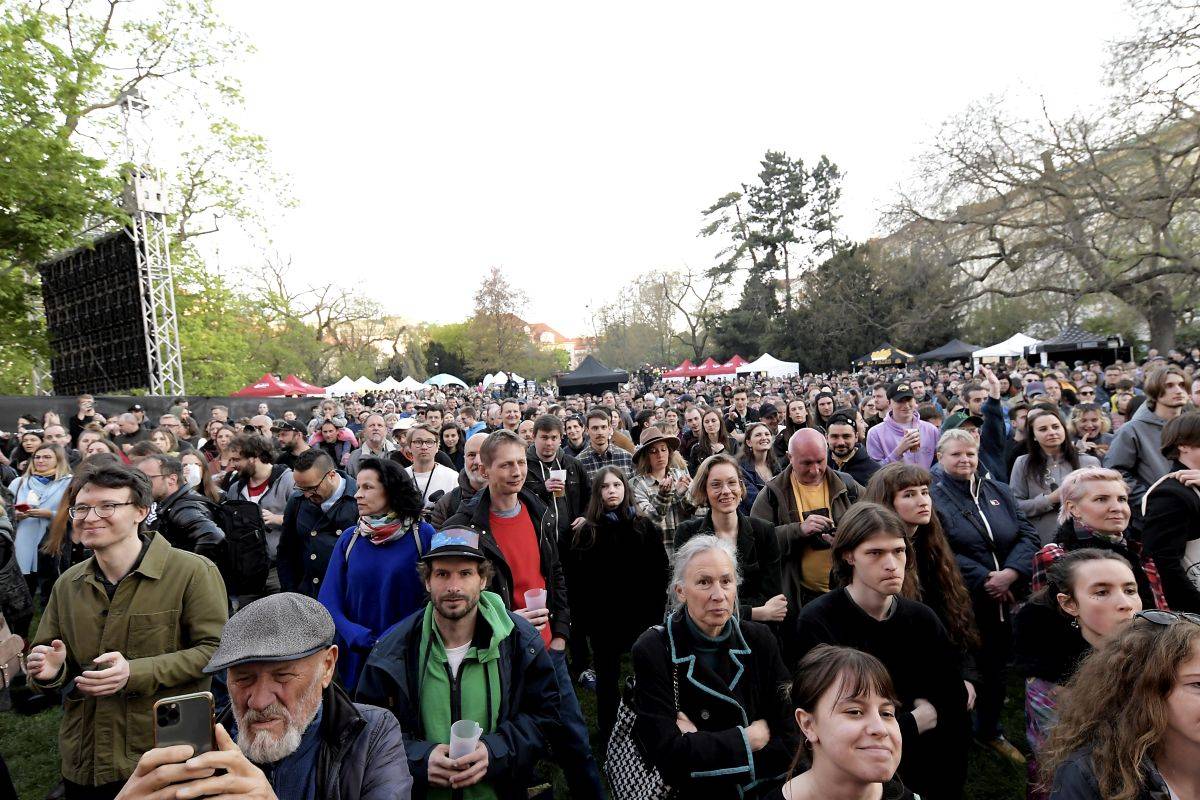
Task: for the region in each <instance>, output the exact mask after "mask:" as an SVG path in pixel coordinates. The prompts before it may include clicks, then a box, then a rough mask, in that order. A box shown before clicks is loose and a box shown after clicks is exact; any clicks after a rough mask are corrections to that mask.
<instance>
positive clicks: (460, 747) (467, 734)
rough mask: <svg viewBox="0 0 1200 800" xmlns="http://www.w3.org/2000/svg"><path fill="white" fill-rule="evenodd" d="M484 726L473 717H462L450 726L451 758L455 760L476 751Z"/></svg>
mask: <svg viewBox="0 0 1200 800" xmlns="http://www.w3.org/2000/svg"><path fill="white" fill-rule="evenodd" d="M482 735H483V728H481V727H479V723H478V722H476V721H475V720H471V719H460V720H459V721H458V722H456V723H454V724H453V725H451V726H450V760H451V761H453V760H455V759H458V758H462V757H463V756H469V755H471V753H474V752H475V747H476V745H478V744H479V737H480V736H482Z"/></svg>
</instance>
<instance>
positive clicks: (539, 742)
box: [317, 610, 558, 800]
mask: <svg viewBox="0 0 1200 800" xmlns="http://www.w3.org/2000/svg"><path fill="white" fill-rule="evenodd" d="M509 616H510V618H511V619H512V621H513V624H514V625H515V627H514V629H513V631H512V633H511V634H509V635H508V636H507V637H505V638H504V640H503V641H502V642H501V643H500V658H499V659H498V660H497V661H496V664H497V666H498V668H499V670H500V689H501V696H500V697H499V698H497V700H498V701H499V703H500V710H499V712H498V713H497V716H496V719H497V723H498V724H497V727H496V730H495V731H494V732H492V733H489V734H486V735H484V736H483V737H482V741H483V742H484V743H485V744H486V745H487V748H488V768H487V778H486V781H487V784H488V785H489V786H490V787H492V788H493V789H495V790H496V793H497V794H498V795H499V796H500V797H501V798H503V800H517V799H518V798H520V800H525V798H526V797H527V796H528V791H527V788H526V787H528V786H530V785H531V784H532V779H533V769H534V766H535V765H536V763H537V760H538V758H539V757H540V756H541V755H542V754H543V753H544V752H545V749H546V739H545V731H546V729H547V727H548V726H550V725H552V724H556V723H557V717H556V716H555V709H557V707H558V683H557V681H556V680H555V678H554V666H553V664H552V663H551V661H550V654H549V653H548V652H547V651H546V645H545V642H544V641H543V640H542V636H541V634H540V633H538V632H537V630H536V629H535V628H534V627H533V626H532V625H530V624H529V623H528V622H527V621H526V620H525V619H524V618H522V617H518V616H516V615H515V614H511V613H510V614H509ZM424 619H425V613H424V610H421V611H417V612H416V613H414V614H412V615H410V616H409V617H408V618H406V619H405V620H403V621H402V622H399V623H397V624H396V625H394V626H393V627H392V628H391V629H390V630H389V631H388V632H387V633H385V634H384V635H383V637H382V638H380V640H379V641H378V642H376V643H375V647H374V648H373V649H372V650H371V656H370V658H369V659H367V666H366V667H365V668H363V673H362V676H361V677H360V678H359V679H358V689H357V692H356V698H357V699H358V700H359V701H360V702H364V703H370V704H372V705H378V706H382V707H384V708H387V709H389V710H390V711H391V712H392V713H393V714H395V715H396V719H398V720H399V721H400V729H401V730H402V731H403V732H404V748H405V753H406V754H407V756H408V765H409V769H410V770H411V772H412V774H413V776H414V778H416V781H417V788H418V792H417V793H416V794H415V795H414V796H417V797H420V796H423V795H422V793H421V791H420V790H421V789H422V788H423V787H424V786H426V785H427V783H428V774H429V754H430V752H431V751H432V750H433V748H434V747H435V744H436V743H434V742H431V741H429V740H428V739H427V738H426V733H425V729H424V727H423V726H422V725H421V706H420V697H421V687H420V674H421V664H420V655H419V653H420V647H421V630H422V626H423V624H424ZM476 620H477V622H476V625H477V626H482V627H481V628H478V627H477V630H476V640H477V641H484V640H486V641H490V640H491V637H492V635H493V634H492V629H491V628H490V627H489V626H488V625H487V623H486V622H485V621H484V619H483V616H482V615H479V616H477V617H476ZM317 796H318V797H320V795H319V794H318V795H317ZM394 796H395V797H400V798H403V797H407V795H404V794H398V795H394Z"/></svg>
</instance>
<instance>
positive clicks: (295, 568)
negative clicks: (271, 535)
mask: <svg viewBox="0 0 1200 800" xmlns="http://www.w3.org/2000/svg"><path fill="white" fill-rule="evenodd" d="M339 475H341V478H342V480H344V481H346V491H345V492H343V493H342V496H341V497H339V498H338V500H337V502H336V503H334V504H333V506H331V507H330V509H329V511H324V510H322V508H321V506H320V505H318V504H317V503H314V502H313V501H311V500H309V499H308V498H307V497H304V496H303V495H301V494H299V493H296V494H295V495H293V496H292V499H291V500H288V504H287V508H285V509H284V510H283V532H282V533H281V534H280V535H279V551H278V557H277V560H278V565H279V585H280V587H281V588H282V589H283V591H285V592H299V593H300V594H306V595H308V596H309V597H316V596H317V595H318V594H320V592H321V582H322V581H324V580H325V570H326V569H327V568H328V567H329V558H330V556H332V555H333V548H334V545H336V544H337V540H338V537H339V536H341V535H342V532H343V531H344V530H346V529H347V528H349V527H352V526H353V525H355V524H357V523H358V503H356V502H355V501H354V493H355V492H357V491H358V484H356V483H355V482H354V478H351V477H350V476H349V475H345V474H342V473H339ZM314 556H316V557H315V558H314Z"/></svg>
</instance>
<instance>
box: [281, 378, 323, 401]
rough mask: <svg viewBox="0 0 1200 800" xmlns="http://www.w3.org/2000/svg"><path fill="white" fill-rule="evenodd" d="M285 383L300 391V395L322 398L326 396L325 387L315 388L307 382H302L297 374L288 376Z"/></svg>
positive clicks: (284, 380)
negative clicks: (319, 396)
mask: <svg viewBox="0 0 1200 800" xmlns="http://www.w3.org/2000/svg"><path fill="white" fill-rule="evenodd" d="M283 382H284V383H287V384H291V385H292V386H295V387H296V388H297V389H299V390H300V394H312V395H321V396H322V397H324V396H325V389H324V388H323V387H321V386H314V385H313V384H311V383H309V382H307V381H302V380H300V379H299V378H297V377H296V375H295V373H288V376H287V377H286V378H284V379H283Z"/></svg>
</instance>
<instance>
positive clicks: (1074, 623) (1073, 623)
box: [1071, 617, 1079, 630]
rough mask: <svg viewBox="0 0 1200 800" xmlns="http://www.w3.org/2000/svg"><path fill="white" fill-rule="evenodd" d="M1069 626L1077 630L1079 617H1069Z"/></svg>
mask: <svg viewBox="0 0 1200 800" xmlns="http://www.w3.org/2000/svg"><path fill="white" fill-rule="evenodd" d="M1071 627H1072V628H1074V629H1075V630H1079V617H1071Z"/></svg>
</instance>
